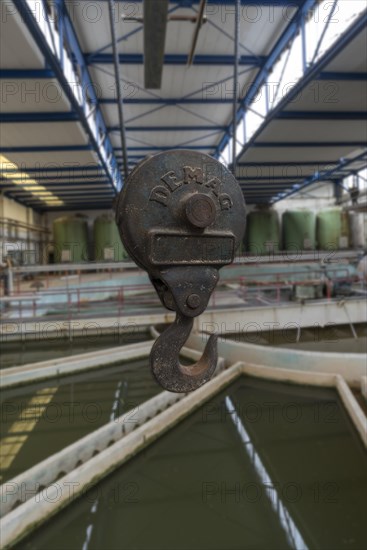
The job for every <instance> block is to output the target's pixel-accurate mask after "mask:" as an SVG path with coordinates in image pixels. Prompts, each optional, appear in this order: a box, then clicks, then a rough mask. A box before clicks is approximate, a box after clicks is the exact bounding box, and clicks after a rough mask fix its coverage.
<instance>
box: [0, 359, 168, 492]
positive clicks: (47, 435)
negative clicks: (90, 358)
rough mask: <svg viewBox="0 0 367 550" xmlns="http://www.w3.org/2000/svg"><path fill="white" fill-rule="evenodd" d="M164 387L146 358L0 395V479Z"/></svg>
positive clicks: (92, 429)
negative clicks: (152, 372) (153, 373)
mask: <svg viewBox="0 0 367 550" xmlns="http://www.w3.org/2000/svg"><path fill="white" fill-rule="evenodd" d="M160 391H162V388H161V387H160V386H158V384H157V383H156V381H155V380H154V379H153V376H152V374H151V372H150V369H149V366H148V360H147V359H142V360H139V361H130V362H128V363H124V364H120V365H114V366H111V367H104V368H103V369H98V370H95V371H89V372H84V373H79V374H74V375H70V376H65V377H62V378H56V379H52V380H47V381H45V382H42V383H36V384H27V385H26V386H22V387H18V388H14V389H9V390H3V391H2V393H1V402H0V403H1V442H0V443H1V449H2V451H1V461H0V481H1V483H3V482H5V481H7V480H9V479H12V478H13V477H14V476H16V475H18V474H19V473H21V472H23V471H25V470H27V469H28V468H30V467H32V466H34V465H35V464H37V463H38V462H40V461H41V460H44V459H45V458H47V457H48V456H50V455H52V454H53V453H56V452H58V451H60V450H61V449H63V448H64V447H65V446H67V445H70V444H71V443H74V441H77V440H78V439H80V438H81V437H84V436H85V435H87V434H89V433H90V432H92V431H94V430H96V429H98V428H99V427H101V426H102V425H104V424H106V423H107V422H110V421H112V420H114V419H115V418H117V417H118V416H120V415H121V414H123V413H125V412H127V411H131V410H134V409H136V407H137V406H139V405H140V404H141V403H143V402H144V401H146V400H147V399H150V398H151V397H153V396H154V395H156V394H157V393H159V392H160Z"/></svg>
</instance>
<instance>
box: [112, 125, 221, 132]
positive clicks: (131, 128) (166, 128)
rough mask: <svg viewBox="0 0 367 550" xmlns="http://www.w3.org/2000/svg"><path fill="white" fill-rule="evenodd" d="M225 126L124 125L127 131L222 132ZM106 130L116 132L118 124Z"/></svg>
mask: <svg viewBox="0 0 367 550" xmlns="http://www.w3.org/2000/svg"><path fill="white" fill-rule="evenodd" d="M225 128H226V126H214V125H213V126H126V131H127V132H210V131H213V132H222V131H223V130H225ZM107 130H108V132H118V131H119V130H120V128H119V126H108V127H107Z"/></svg>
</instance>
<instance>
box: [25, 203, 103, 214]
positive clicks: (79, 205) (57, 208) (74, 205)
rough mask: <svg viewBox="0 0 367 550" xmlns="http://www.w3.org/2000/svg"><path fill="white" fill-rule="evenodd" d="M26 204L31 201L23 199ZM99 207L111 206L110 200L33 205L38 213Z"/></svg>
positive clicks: (97, 208) (98, 208) (99, 208)
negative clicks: (57, 204) (60, 204)
mask: <svg viewBox="0 0 367 550" xmlns="http://www.w3.org/2000/svg"><path fill="white" fill-rule="evenodd" d="M23 202H24V203H25V204H26V205H29V206H31V203H29V202H27V201H23ZM101 208H106V209H108V208H111V201H102V200H99V201H98V202H88V203H86V202H80V203H72V204H71V205H68V204H65V205H63V206H49V205H46V204H45V203H43V204H39V203H37V206H36V207H35V210H37V211H38V212H40V213H43V212H50V211H52V212H69V211H73V210H79V211H80V210H101Z"/></svg>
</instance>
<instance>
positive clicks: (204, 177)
mask: <svg viewBox="0 0 367 550" xmlns="http://www.w3.org/2000/svg"><path fill="white" fill-rule="evenodd" d="M245 218H246V211H245V202H244V198H243V195H242V191H241V189H240V187H239V185H238V183H237V181H236V179H235V178H234V177H233V175H232V174H231V173H230V172H229V170H227V168H225V167H224V166H223V165H222V164H221V163H219V162H218V161H217V160H215V159H213V158H211V157H209V156H207V155H204V154H201V153H197V152H194V151H190V150H172V151H168V152H164V153H160V154H158V155H155V156H153V157H149V158H147V159H145V160H143V161H142V162H141V163H140V164H139V165H138V166H137V167H136V168H135V169H134V170H133V171H132V173H131V174H130V175H129V177H128V179H127V181H126V183H125V186H124V188H123V190H122V191H121V194H120V196H119V200H118V203H117V209H116V222H117V225H118V227H119V231H120V235H121V239H122V242H123V244H124V246H125V248H126V249H127V251H128V253H129V254H130V256H131V257H132V258H133V259H134V260H135V262H136V263H137V264H138V265H139V266H140V267H142V268H143V269H145V270H146V271H147V272H148V274H149V276H150V279H151V281H152V283H153V285H154V287H155V289H156V291H157V293H158V295H159V298H160V300H161V302H162V304H163V305H164V306H165V307H166V308H168V309H170V310H172V311H176V312H177V315H178V317H177V319H176V324H177V330H179V323H178V322H177V321H178V319H179V318H182V317H189V318H193V317H196V316H197V315H200V314H201V313H202V312H203V311H204V310H205V308H206V306H207V304H208V301H209V298H210V295H211V293H212V292H213V290H214V288H215V285H216V284H217V281H218V278H219V274H218V270H219V269H220V268H221V267H223V266H224V265H228V264H230V263H231V262H232V261H233V259H234V255H235V251H236V248H237V247H238V245H239V243H240V242H241V241H242V239H243V235H244V231H245ZM169 334H170V339H171V340H172V338H173V337H174V334H175V333H174V331H172V330H171V331H170V333H169ZM163 337H164V333H163V335H162V336H161V337H160V338H163ZM186 337H187V336H186ZM180 340H181V339H180ZM171 343H172V342H171ZM178 365H179V364H178ZM152 368H153V373H154V374H155V369H154V366H152ZM178 368H181V374H182V372H183V371H182V369H183V367H182V366H181V365H179V367H178ZM160 370H161V368H160ZM194 371H195V369H191V370H190V371H188V370H187V369H186V370H185V376H189V377H190V376H191V378H195V376H196V375H195V372H194ZM200 371H201V373H202V371H203V368H202V365H201V369H200ZM170 372H171V376H173V375H174V372H173V371H172V369H170ZM188 372H192V374H191V375H190V374H187V373H188ZM177 374H178V373H177ZM199 378H200V376H198V377H197V380H196V382H197V384H196V387H198V386H199V385H201V384H202V383H203V382H200V380H199ZM160 383H162V382H161V381H160ZM189 385H190V388H191V389H195V387H193V386H195V382H194V380H191V382H190V384H189ZM165 387H166V389H168V388H167V384H166V386H165ZM175 388H176V389H174V390H173V391H184V390H182V389H181V390H179V389H177V386H176V385H175ZM191 389H190V391H191Z"/></svg>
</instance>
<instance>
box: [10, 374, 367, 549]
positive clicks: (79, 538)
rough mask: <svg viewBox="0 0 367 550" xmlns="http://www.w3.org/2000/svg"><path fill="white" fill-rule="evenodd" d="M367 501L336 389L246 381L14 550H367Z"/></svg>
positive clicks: (366, 469)
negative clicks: (366, 548) (366, 534)
mask: <svg viewBox="0 0 367 550" xmlns="http://www.w3.org/2000/svg"><path fill="white" fill-rule="evenodd" d="M366 495H367V455H366V452H365V449H364V448H363V446H362V443H361V441H360V439H359V436H358V434H357V432H356V431H355V429H354V426H353V425H352V423H351V422H350V420H349V417H348V416H347V414H346V412H345V410H344V408H343V406H342V404H341V402H340V400H339V398H338V396H337V394H336V392H335V391H334V390H329V389H320V388H319V389H315V388H306V387H298V386H292V385H287V384H283V383H272V382H267V381H260V380H256V379H251V378H245V377H242V378H241V379H239V380H238V381H237V382H235V383H234V384H232V385H231V386H229V387H228V388H227V389H226V390H225V391H223V392H222V393H221V394H219V395H218V396H217V397H216V398H215V399H213V400H211V401H210V402H208V403H207V404H205V405H204V406H203V407H201V408H200V409H199V410H198V411H197V412H195V413H193V414H192V415H191V416H189V417H188V418H187V419H186V420H185V421H183V422H181V423H180V424H179V425H178V426H177V427H176V428H174V429H173V430H171V431H169V432H168V433H167V434H166V435H164V436H163V437H161V438H160V439H159V440H157V441H156V442H155V443H154V444H152V445H151V446H150V447H148V448H147V449H146V450H144V451H142V452H140V453H139V454H138V455H137V456H136V457H135V458H134V459H131V460H130V461H129V462H128V463H127V464H125V465H123V466H122V467H121V468H119V469H118V470H117V471H116V472H115V473H113V474H112V475H110V476H108V477H107V478H106V479H105V480H104V481H102V482H101V483H100V484H99V485H98V486H96V487H95V488H94V489H92V490H90V491H89V492H87V493H85V494H84V495H83V496H82V497H80V498H79V499H78V500H77V501H75V502H74V503H73V504H72V505H70V506H69V507H68V508H66V509H65V510H64V511H63V512H61V513H60V514H58V515H57V516H56V517H54V518H53V519H51V520H50V521H49V522H47V523H46V524H45V525H44V526H42V527H40V528H39V529H38V530H37V531H36V532H35V533H34V534H33V535H30V536H29V537H28V538H27V539H26V540H24V541H23V542H21V543H20V544H19V546H17V548H19V549H20V548H21V549H25V550H31V549H34V550H36V549H37V550H38V549H44V550H50V549H54V550H57V549H60V550H66V549H70V550H72V549H78V550H94V549H108V550H112V549H124V550H176V549H177V550H188V549H190V550H199V549H200V550H202V549H205V550H234V549H241V550H255V549H258V550H283V549H288V548H293V549H297V550H300V549H302V548H309V549H325V550H326V549H327V550H341V549H346V550H347V549H348V550H352V549H353V550H362V548H364V547H365V525H366V514H365V510H366V504H367V496H366Z"/></svg>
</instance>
